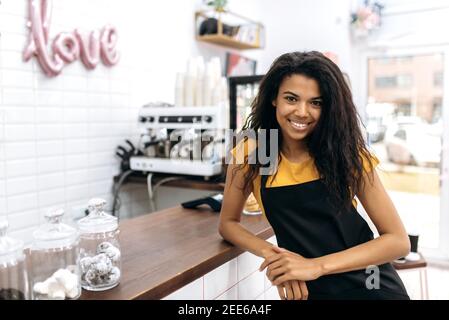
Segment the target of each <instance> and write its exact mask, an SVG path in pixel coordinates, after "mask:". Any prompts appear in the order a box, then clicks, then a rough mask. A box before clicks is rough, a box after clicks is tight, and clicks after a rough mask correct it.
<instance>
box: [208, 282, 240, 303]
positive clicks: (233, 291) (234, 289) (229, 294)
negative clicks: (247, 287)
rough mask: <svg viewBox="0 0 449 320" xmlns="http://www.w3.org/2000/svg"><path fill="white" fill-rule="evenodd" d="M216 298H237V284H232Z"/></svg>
mask: <svg viewBox="0 0 449 320" xmlns="http://www.w3.org/2000/svg"><path fill="white" fill-rule="evenodd" d="M205 300H206V299H205ZM216 300H238V286H237V285H235V286H233V287H232V288H230V289H229V290H227V291H226V292H225V293H223V294H221V295H220V296H219V297H218V298H217V299H216Z"/></svg>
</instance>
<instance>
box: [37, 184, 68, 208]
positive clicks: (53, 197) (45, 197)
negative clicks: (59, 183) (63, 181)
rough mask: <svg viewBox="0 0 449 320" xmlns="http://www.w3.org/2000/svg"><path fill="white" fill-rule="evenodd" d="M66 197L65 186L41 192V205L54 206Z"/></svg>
mask: <svg viewBox="0 0 449 320" xmlns="http://www.w3.org/2000/svg"><path fill="white" fill-rule="evenodd" d="M64 199H65V191H64V189H63V188H57V189H51V190H46V191H42V192H39V205H40V206H41V207H45V206H54V205H56V204H58V203H61V200H64Z"/></svg>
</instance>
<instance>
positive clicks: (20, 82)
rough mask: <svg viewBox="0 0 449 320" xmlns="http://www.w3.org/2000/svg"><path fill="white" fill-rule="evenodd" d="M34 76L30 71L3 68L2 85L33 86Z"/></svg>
mask: <svg viewBox="0 0 449 320" xmlns="http://www.w3.org/2000/svg"><path fill="white" fill-rule="evenodd" d="M33 85H34V76H33V73H32V72H29V71H21V70H9V69H3V71H2V86H4V87H15V88H33Z"/></svg>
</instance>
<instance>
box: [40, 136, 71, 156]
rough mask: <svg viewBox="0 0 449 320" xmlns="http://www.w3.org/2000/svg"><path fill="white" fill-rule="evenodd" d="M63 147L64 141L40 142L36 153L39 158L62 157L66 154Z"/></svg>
mask: <svg viewBox="0 0 449 320" xmlns="http://www.w3.org/2000/svg"><path fill="white" fill-rule="evenodd" d="M54 138H59V137H54ZM63 146H64V143H63V141H62V140H47V141H38V142H37V143H36V153H37V155H38V157H50V156H60V155H63V153H64V149H63Z"/></svg>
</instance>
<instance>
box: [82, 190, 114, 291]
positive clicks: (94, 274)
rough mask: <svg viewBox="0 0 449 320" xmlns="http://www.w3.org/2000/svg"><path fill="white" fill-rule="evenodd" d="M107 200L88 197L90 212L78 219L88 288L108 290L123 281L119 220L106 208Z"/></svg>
mask: <svg viewBox="0 0 449 320" xmlns="http://www.w3.org/2000/svg"><path fill="white" fill-rule="evenodd" d="M105 206H106V201H105V200H103V199H100V198H95V199H92V200H90V201H89V203H88V209H89V215H88V216H87V217H85V218H83V219H81V220H79V221H78V228H79V230H80V259H81V260H80V266H81V285H82V287H83V288H84V289H86V290H89V291H103V290H108V289H111V288H113V287H115V286H116V285H118V284H119V282H120V276H121V252H120V243H119V237H118V236H119V229H118V220H117V218H116V217H113V216H111V215H110V214H107V213H106V212H105Z"/></svg>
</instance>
